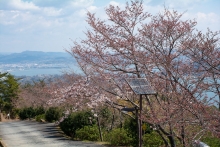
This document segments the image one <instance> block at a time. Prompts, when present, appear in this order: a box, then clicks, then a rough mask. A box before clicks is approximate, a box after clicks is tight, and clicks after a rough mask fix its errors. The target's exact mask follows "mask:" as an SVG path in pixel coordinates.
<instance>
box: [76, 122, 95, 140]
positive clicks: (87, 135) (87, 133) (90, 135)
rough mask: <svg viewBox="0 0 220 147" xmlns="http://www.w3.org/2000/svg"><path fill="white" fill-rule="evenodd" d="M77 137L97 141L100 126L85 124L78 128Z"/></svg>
mask: <svg viewBox="0 0 220 147" xmlns="http://www.w3.org/2000/svg"><path fill="white" fill-rule="evenodd" d="M76 138H78V139H80V140H89V141H97V140H98V139H99V131H98V126H97V125H93V126H84V127H83V128H81V129H78V130H76Z"/></svg>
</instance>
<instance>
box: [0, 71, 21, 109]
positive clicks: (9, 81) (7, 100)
mask: <svg viewBox="0 0 220 147" xmlns="http://www.w3.org/2000/svg"><path fill="white" fill-rule="evenodd" d="M18 80H19V79H16V78H15V77H14V76H13V75H11V74H9V73H7V72H6V73H1V72H0V103H1V106H3V108H5V109H9V110H10V109H11V108H12V106H13V102H14V101H15V100H16V99H17V98H18V92H19V83H18ZM9 110H7V111H9Z"/></svg>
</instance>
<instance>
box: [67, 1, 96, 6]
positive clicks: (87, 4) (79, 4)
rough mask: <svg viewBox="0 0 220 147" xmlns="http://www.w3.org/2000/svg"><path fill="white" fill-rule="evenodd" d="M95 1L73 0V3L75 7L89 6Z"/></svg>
mask: <svg viewBox="0 0 220 147" xmlns="http://www.w3.org/2000/svg"><path fill="white" fill-rule="evenodd" d="M93 2H94V1H93V0H74V1H72V2H71V5H72V6H74V7H89V6H91V5H92V4H93Z"/></svg>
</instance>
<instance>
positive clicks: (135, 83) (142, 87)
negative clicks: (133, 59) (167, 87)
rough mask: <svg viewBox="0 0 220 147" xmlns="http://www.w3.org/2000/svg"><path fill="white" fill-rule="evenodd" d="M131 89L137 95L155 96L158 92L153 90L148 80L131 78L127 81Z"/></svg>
mask: <svg viewBox="0 0 220 147" xmlns="http://www.w3.org/2000/svg"><path fill="white" fill-rule="evenodd" d="M125 80H126V81H127V83H128V85H129V86H130V87H131V89H132V90H133V91H134V93H135V94H138V95H140V94H145V95H153V94H156V92H155V91H154V90H153V88H152V87H151V85H150V84H149V83H148V81H147V79H145V78H130V79H125Z"/></svg>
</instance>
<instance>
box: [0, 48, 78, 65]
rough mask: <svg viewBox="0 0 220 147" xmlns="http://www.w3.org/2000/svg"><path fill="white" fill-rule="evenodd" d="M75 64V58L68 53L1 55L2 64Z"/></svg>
mask: <svg viewBox="0 0 220 147" xmlns="http://www.w3.org/2000/svg"><path fill="white" fill-rule="evenodd" d="M69 61H72V62H74V61H75V60H74V58H73V57H72V56H71V55H70V54H69V53H67V52H43V51H23V52H21V53H11V54H1V53H0V64H13V63H27V62H28V63H33V62H34V63H60V62H69Z"/></svg>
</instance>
